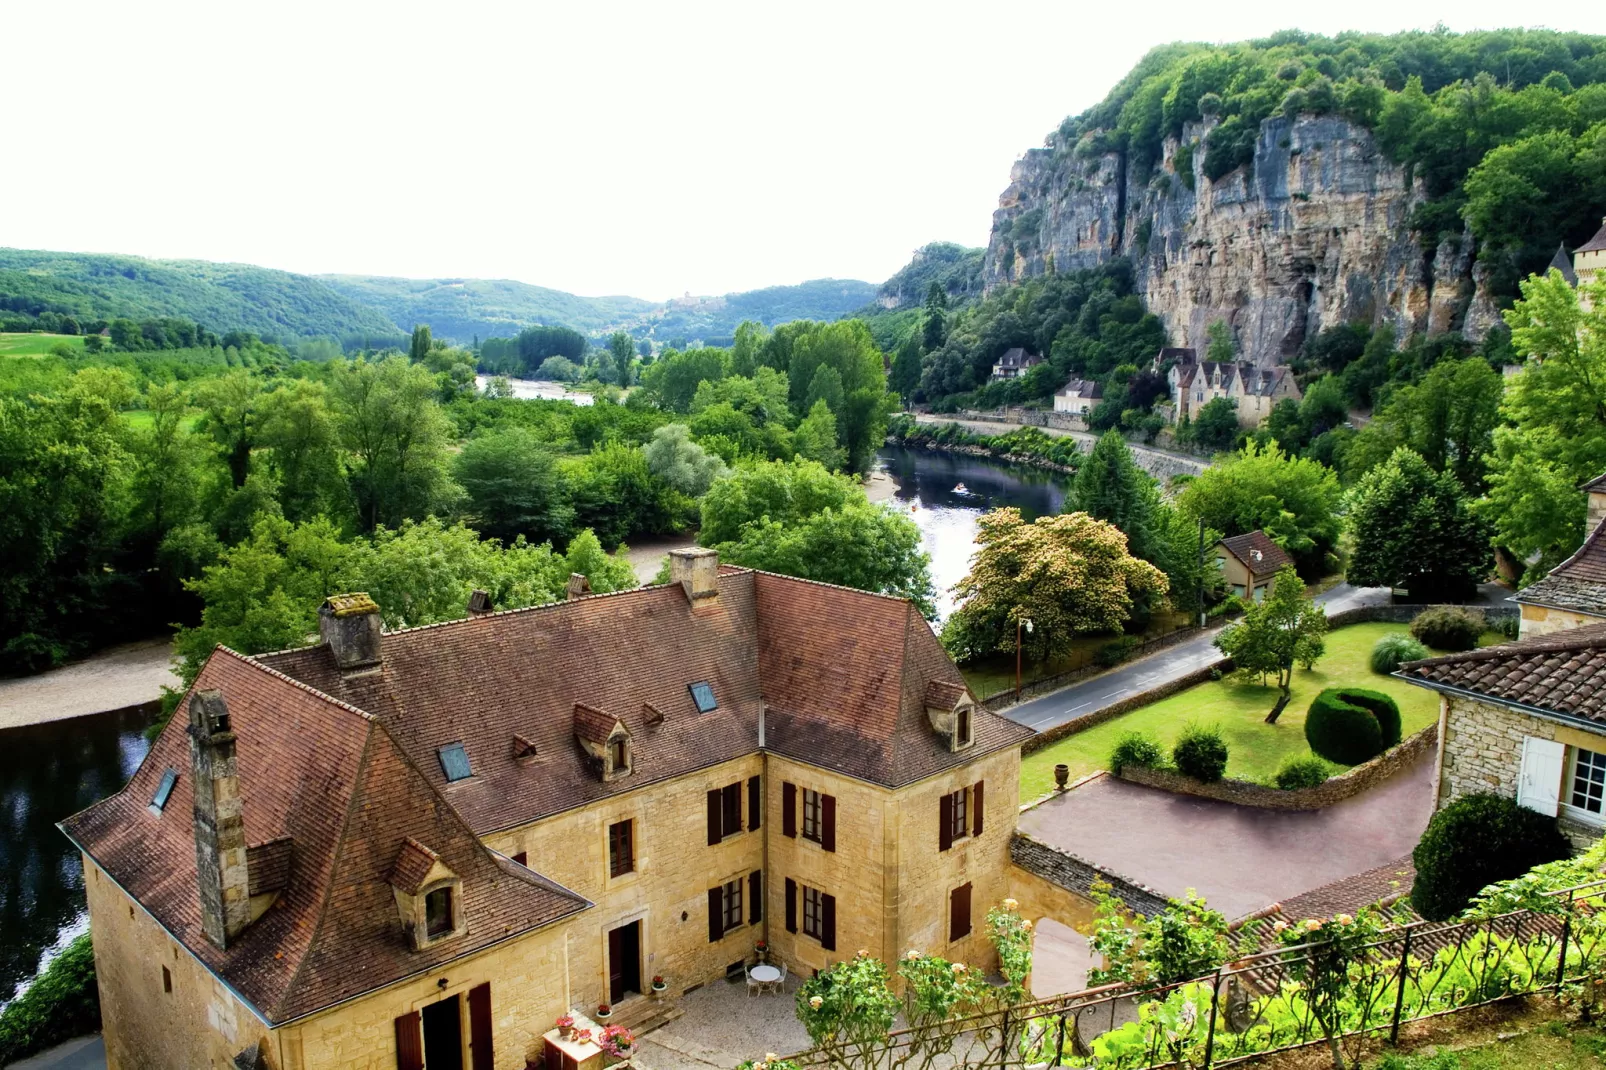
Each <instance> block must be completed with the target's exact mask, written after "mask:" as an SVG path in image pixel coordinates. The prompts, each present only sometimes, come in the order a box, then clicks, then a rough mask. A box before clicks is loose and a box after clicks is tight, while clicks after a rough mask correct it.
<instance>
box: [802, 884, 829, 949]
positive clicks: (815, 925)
mask: <svg viewBox="0 0 1606 1070" xmlns="http://www.w3.org/2000/svg"><path fill="white" fill-rule="evenodd" d="M803 935H804V936H812V937H814V939H816V940H821V939H824V937H825V912H824V911H823V910H821V909H820V890H819V889H818V888H810V887H808V886H806V885H805V886H804V888H803Z"/></svg>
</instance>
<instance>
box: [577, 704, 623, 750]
mask: <svg viewBox="0 0 1606 1070" xmlns="http://www.w3.org/2000/svg"><path fill="white" fill-rule="evenodd" d="M618 723H619V718H617V717H615V716H614V715H613V714H611V713H603V712H602V711H601V710H599V709H597V708H596V707H594V706H587V705H586V704H585V703H583V702H576V703H575V704H574V732H575V735H577V736H579V737H580V738H581V739H583V740H586V741H587V742H589V743H606V742H608V737H609V736H611V735H613V726H614V725H616V724H618Z"/></svg>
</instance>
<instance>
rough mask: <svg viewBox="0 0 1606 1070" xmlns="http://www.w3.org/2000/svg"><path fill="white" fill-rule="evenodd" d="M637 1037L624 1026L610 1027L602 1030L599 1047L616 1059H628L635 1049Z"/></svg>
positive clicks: (598, 1042)
mask: <svg viewBox="0 0 1606 1070" xmlns="http://www.w3.org/2000/svg"><path fill="white" fill-rule="evenodd" d="M635 1044H636V1038H635V1035H634V1034H632V1033H631V1032H630V1030H628V1029H626V1028H625V1027H624V1026H622V1025H610V1026H607V1027H606V1028H604V1029H603V1030H602V1036H601V1037H600V1038H599V1039H598V1040H597V1046H598V1047H600V1048H601V1049H602V1050H603V1051H605V1052H607V1053H608V1054H609V1055H612V1056H613V1057H614V1058H615V1059H628V1058H630V1055H631V1053H632V1051H633V1050H634V1048H635Z"/></svg>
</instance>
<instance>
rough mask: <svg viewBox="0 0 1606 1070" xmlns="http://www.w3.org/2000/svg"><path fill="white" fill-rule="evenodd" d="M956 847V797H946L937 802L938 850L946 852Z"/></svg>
mask: <svg viewBox="0 0 1606 1070" xmlns="http://www.w3.org/2000/svg"><path fill="white" fill-rule="evenodd" d="M953 845H954V797H953V796H952V795H944V796H943V797H942V798H941V799H939V800H938V801H937V850H939V851H946V850H947V849H948V848H950V847H952V846H953Z"/></svg>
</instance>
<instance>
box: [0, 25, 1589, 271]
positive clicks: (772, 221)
mask: <svg viewBox="0 0 1606 1070" xmlns="http://www.w3.org/2000/svg"><path fill="white" fill-rule="evenodd" d="M1533 10H1535V9H1531V8H1526V7H1524V6H1522V5H1513V4H1511V3H1509V2H1492V0H1462V2H1460V3H1458V4H1456V5H1454V6H1453V7H1452V6H1450V5H1439V4H1425V3H1421V2H1420V0H1417V2H1411V0H1404V2H1402V0H1351V2H1348V3H1343V4H1312V5H1289V4H1288V3H1286V2H1285V0H1277V2H1271V0H1238V2H1235V3H1231V4H1221V3H1200V2H1198V0H1188V2H1180V3H1179V2H1173V0H1164V2H1156V0H1126V2H1123V3H1108V2H1106V3H1086V2H1083V3H1026V2H1021V3H1001V2H996V0H990V2H986V3H982V2H976V3H969V4H964V5H954V4H940V3H931V2H926V3H897V4H893V3H875V2H872V0H859V2H855V3H837V2H834V0H810V2H806V3H804V2H791V3H786V4H781V3H777V2H773V0H748V2H746V3H733V4H712V3H707V4H705V3H690V2H688V3H672V2H660V3H642V4H620V3H603V2H598V0H570V2H568V3H564V4H552V3H544V2H525V3H494V2H469V0H447V2H443V3H442V2H437V3H432V4H424V5H410V4H403V3H350V2H342V0H324V2H321V3H314V4H304V3H294V2H274V3H244V2H235V0H225V2H218V0H209V2H207V3H198V4H184V3H177V2H171V0H142V2H138V3H129V2H127V0H117V2H115V3H113V2H105V3H95V4H91V3H77V2H71V0H49V2H44V3H24V2H22V0H14V2H13V3H10V4H8V5H6V7H5V12H6V13H5V17H4V23H5V36H6V37H7V38H8V39H9V41H10V47H8V48H7V49H6V50H5V59H4V61H3V64H0V71H3V72H4V85H5V87H6V88H5V97H6V99H7V101H8V104H9V105H10V106H9V107H8V108H7V109H6V110H7V116H8V119H7V122H6V126H7V128H8V131H7V137H6V143H7V150H6V152H5V157H6V158H5V159H4V160H3V161H0V245H9V246H14V247H24V248H45V249H66V250H77V251H97V252H120V253H133V254H138V255H143V256H157V257H194V258H200V259H209V260H234V261H242V262H246V263H254V264H262V265H265V266H269V267H277V268H284V269H287V270H291V271H301V272H312V273H316V272H352V273H364V274H384V275H405V276H415V277H437V276H453V275H460V276H478V277H489V278H514V279H520V280H523V281H525V282H532V283H538V284H540V285H544V286H552V287H555V288H558V289H563V290H570V291H574V292H577V293H583V294H610V293H611V294H618V293H627V294H633V295H636V296H639V297H646V298H653V299H662V298H665V297H668V296H671V295H674V294H679V293H681V292H682V291H691V292H692V293H698V294H715V293H724V292H727V291H733V290H746V289H752V288H755V287H759V286H767V285H774V284H780V283H791V282H798V281H801V280H803V279H808V278H817V277H822V276H835V277H838V278H861V279H866V280H869V281H872V282H879V281H881V280H882V279H884V278H886V277H887V276H888V275H890V274H891V273H892V272H893V271H895V270H897V268H898V267H899V266H901V265H902V264H903V263H904V262H905V261H906V260H907V259H908V256H909V253H910V252H911V251H912V250H913V249H915V248H916V247H918V246H920V245H923V244H925V243H926V242H929V241H933V240H949V241H958V242H963V243H966V244H971V245H979V244H982V243H983V242H984V241H985V239H986V236H987V232H988V226H989V223H990V221H991V213H992V210H993V208H994V207H995V206H996V204H997V198H998V194H999V193H1000V192H1001V191H1002V190H1003V188H1004V186H1005V184H1006V183H1007V181H1008V176H1009V168H1010V164H1011V162H1012V161H1013V160H1014V159H1015V158H1016V157H1017V156H1019V155H1020V153H1022V152H1023V151H1024V150H1026V149H1027V148H1030V147H1031V146H1034V145H1038V144H1041V143H1042V140H1043V137H1044V135H1046V134H1047V133H1048V131H1049V130H1051V129H1052V128H1054V127H1055V126H1057V125H1058V124H1059V122H1060V120H1061V119H1062V118H1064V117H1065V116H1066V115H1068V114H1072V113H1074V112H1077V111H1080V110H1082V109H1083V108H1085V107H1087V106H1088V105H1090V104H1092V103H1095V102H1096V101H1098V100H1099V99H1101V98H1102V97H1103V96H1104V94H1105V93H1106V92H1107V91H1108V90H1109V88H1110V86H1111V85H1113V84H1114V82H1115V81H1116V80H1117V79H1118V78H1120V77H1121V76H1122V75H1123V74H1124V73H1126V71H1127V70H1128V69H1129V68H1130V67H1131V66H1132V64H1133V63H1134V62H1135V61H1136V60H1137V59H1138V58H1139V57H1140V56H1141V55H1142V54H1143V53H1144V52H1145V51H1147V50H1148V49H1149V48H1150V47H1151V46H1153V45H1155V44H1159V43H1161V42H1165V41H1171V40H1178V39H1195V40H1201V39H1203V40H1237V39H1241V38H1245V37H1255V36H1264V35H1266V34H1268V33H1271V32H1273V31H1275V30H1278V29H1281V28H1285V27H1287V26H1289V25H1292V24H1294V20H1295V19H1297V20H1298V22H1297V25H1298V26H1299V27H1300V28H1302V29H1306V30H1311V31H1318V32H1325V33H1332V32H1336V31H1339V30H1342V29H1366V30H1376V31H1388V30H1397V29H1406V28H1413V27H1424V28H1425V27H1428V26H1431V25H1432V24H1433V23H1434V22H1436V21H1439V20H1440V19H1443V20H1444V21H1445V22H1446V23H1447V24H1448V25H1449V26H1450V27H1451V28H1452V29H1457V30H1461V29H1472V28H1476V27H1490V26H1500V25H1509V24H1512V23H1514V22H1517V21H1519V20H1520V19H1522V18H1523V17H1524V16H1525V15H1526V14H1527V13H1528V12H1530V11H1533ZM1543 11H1544V13H1545V14H1546V15H1547V16H1548V17H1550V18H1553V19H1558V20H1560V19H1565V20H1566V23H1565V25H1563V26H1562V27H1561V28H1565V29H1570V30H1583V31H1590V32H1595V33H1601V32H1606V4H1600V3H1585V2H1582V0H1571V2H1566V3H1561V4H1552V5H1548V6H1546V7H1545V8H1544V9H1543Z"/></svg>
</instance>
